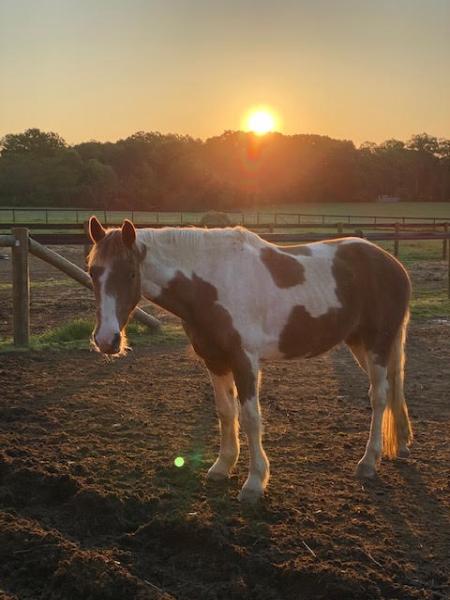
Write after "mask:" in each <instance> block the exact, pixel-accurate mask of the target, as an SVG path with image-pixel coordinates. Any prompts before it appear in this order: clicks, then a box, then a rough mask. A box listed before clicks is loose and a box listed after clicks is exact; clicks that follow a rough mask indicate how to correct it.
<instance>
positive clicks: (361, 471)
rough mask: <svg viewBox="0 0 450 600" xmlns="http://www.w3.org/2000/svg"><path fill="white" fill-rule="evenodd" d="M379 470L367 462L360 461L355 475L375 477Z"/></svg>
mask: <svg viewBox="0 0 450 600" xmlns="http://www.w3.org/2000/svg"><path fill="white" fill-rule="evenodd" d="M376 474H377V472H376V471H375V469H374V468H373V467H371V466H370V465H368V464H366V463H358V466H357V467H356V472H355V475H356V477H358V479H373V478H374V477H375V476H376Z"/></svg>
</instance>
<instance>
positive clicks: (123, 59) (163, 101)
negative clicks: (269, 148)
mask: <svg viewBox="0 0 450 600" xmlns="http://www.w3.org/2000/svg"><path fill="white" fill-rule="evenodd" d="M0 75H1V86H0V136H2V135H4V134H6V133H10V132H19V131H22V130H24V129H26V128H29V127H39V128H41V129H44V130H52V131H56V132H58V133H59V134H61V135H62V136H63V137H64V138H65V139H66V140H67V141H68V142H69V143H76V142H79V141H84V140H88V139H98V140H102V141H104V140H111V141H115V140H116V139H118V138H123V137H127V136H128V135H130V134H132V133H134V132H136V131H139V130H145V131H155V130H157V131H161V132H163V133H167V132H175V133H181V134H190V135H192V136H194V137H201V138H206V137H209V136H212V135H219V134H221V133H222V132H223V131H224V130H227V129H240V128H241V127H242V120H243V117H244V115H245V114H246V113H247V112H248V110H249V109H250V108H251V107H252V106H255V105H265V106H270V107H272V108H273V109H274V110H275V111H276V114H277V115H278V117H279V121H278V122H277V125H278V129H279V130H280V131H282V132H283V133H287V134H292V133H318V134H326V135H330V136H332V137H337V138H347V139H353V140H354V141H355V142H356V143H360V142H363V141H365V140H372V141H375V142H380V141H382V140H384V139H386V138H391V137H396V138H400V139H408V138H409V137H410V136H411V134H413V133H419V132H422V131H426V132H428V133H430V134H432V135H436V136H438V137H450V0H370V1H367V0H315V1H314V2H313V1H306V0H297V1H294V0H292V1H291V0H279V1H275V0H259V1H257V0H253V1H251V0H241V1H235V0H228V1H227V2H225V1H223V0H220V1H216V0H127V1H125V0H120V1H119V0H0Z"/></svg>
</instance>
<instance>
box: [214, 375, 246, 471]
mask: <svg viewBox="0 0 450 600" xmlns="http://www.w3.org/2000/svg"><path fill="white" fill-rule="evenodd" d="M210 375H211V382H212V384H213V387H214V395H215V399H216V408H217V415H218V417H219V421H220V451H219V456H218V458H217V460H216V462H215V463H214V464H213V466H212V467H211V468H210V469H209V471H208V479H225V478H227V477H228V475H229V474H230V471H231V469H232V468H233V467H234V465H235V464H236V461H237V459H238V457H239V421H238V415H239V409H238V402H237V397H236V388H235V385H234V379H233V375H232V374H231V373H227V374H226V375H214V373H212V372H210Z"/></svg>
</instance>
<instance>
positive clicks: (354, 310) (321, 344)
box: [278, 260, 359, 358]
mask: <svg viewBox="0 0 450 600" xmlns="http://www.w3.org/2000/svg"><path fill="white" fill-rule="evenodd" d="M333 274H334V276H335V278H336V282H337V285H336V295H337V297H338V300H339V302H340V303H341V305H342V306H341V308H331V309H330V310H329V311H328V312H327V313H325V314H324V315H321V316H320V317H312V316H311V315H310V314H309V313H308V311H307V310H306V308H305V307H304V306H303V305H297V306H294V308H293V309H292V311H291V314H290V316H289V319H288V322H287V324H286V325H285V327H284V328H283V331H282V332H281V335H280V340H279V344H278V347H279V349H280V351H281V352H282V353H283V354H284V356H285V357H286V358H295V357H312V356H318V355H319V354H322V353H323V352H326V351H327V350H329V349H330V348H333V346H336V345H337V344H339V343H340V342H342V341H343V340H345V339H346V338H347V336H348V335H350V334H351V332H352V331H353V329H354V328H355V326H356V325H357V322H358V315H359V299H358V295H355V294H354V287H355V286H354V276H353V273H352V271H351V269H350V268H349V267H348V266H347V265H346V264H344V263H342V262H341V261H340V260H335V264H334V267H333Z"/></svg>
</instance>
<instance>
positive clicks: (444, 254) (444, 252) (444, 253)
mask: <svg viewBox="0 0 450 600" xmlns="http://www.w3.org/2000/svg"><path fill="white" fill-rule="evenodd" d="M444 233H445V234H448V223H444ZM447 248H448V239H447V238H445V239H444V240H442V260H446V258H447Z"/></svg>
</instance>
